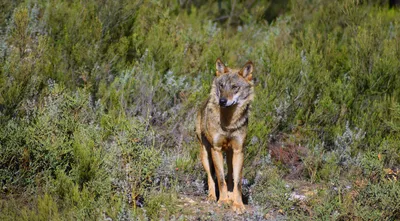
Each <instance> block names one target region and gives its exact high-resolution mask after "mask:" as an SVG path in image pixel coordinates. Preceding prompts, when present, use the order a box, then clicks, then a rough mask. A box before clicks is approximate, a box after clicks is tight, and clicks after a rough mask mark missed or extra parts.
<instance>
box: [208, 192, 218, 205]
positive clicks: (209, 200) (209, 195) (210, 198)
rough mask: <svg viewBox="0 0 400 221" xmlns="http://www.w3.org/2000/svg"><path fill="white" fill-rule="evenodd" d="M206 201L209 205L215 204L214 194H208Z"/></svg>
mask: <svg viewBox="0 0 400 221" xmlns="http://www.w3.org/2000/svg"><path fill="white" fill-rule="evenodd" d="M207 201H208V202H210V203H213V202H217V197H216V196H215V194H208V197H207Z"/></svg>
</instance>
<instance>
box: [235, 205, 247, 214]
mask: <svg viewBox="0 0 400 221" xmlns="http://www.w3.org/2000/svg"><path fill="white" fill-rule="evenodd" d="M232 209H233V211H235V212H236V213H237V214H242V213H244V212H245V211H246V207H244V205H243V203H233V205H232Z"/></svg>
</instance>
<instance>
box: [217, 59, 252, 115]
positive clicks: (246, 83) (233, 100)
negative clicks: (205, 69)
mask: <svg viewBox="0 0 400 221" xmlns="http://www.w3.org/2000/svg"><path fill="white" fill-rule="evenodd" d="M216 69H217V71H216V77H215V79H214V82H213V86H212V92H211V94H212V96H213V98H212V99H213V101H214V103H218V104H219V105H220V106H221V107H231V106H234V105H243V104H245V103H248V102H250V101H251V100H252V99H253V96H254V95H253V94H254V93H253V81H252V77H253V75H252V73H253V70H254V66H253V63H252V62H251V61H248V62H247V63H246V64H245V65H244V66H243V67H242V68H241V69H231V68H228V67H226V66H225V65H224V63H222V61H221V60H220V59H219V58H218V59H217V61H216Z"/></svg>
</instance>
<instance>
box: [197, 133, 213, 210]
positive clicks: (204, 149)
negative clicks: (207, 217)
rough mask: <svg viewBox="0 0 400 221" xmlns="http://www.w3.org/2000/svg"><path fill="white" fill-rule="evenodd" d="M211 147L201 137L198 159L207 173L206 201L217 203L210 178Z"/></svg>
mask: <svg viewBox="0 0 400 221" xmlns="http://www.w3.org/2000/svg"><path fill="white" fill-rule="evenodd" d="M210 151H211V145H210V143H209V142H208V141H207V139H206V138H205V137H204V136H202V138H201V147H200V158H201V163H202V164H203V167H204V169H205V170H206V172H207V184H208V198H207V200H208V201H211V202H215V201H217V195H216V194H215V182H214V179H213V177H212V167H213V165H212V159H211V152H210Z"/></svg>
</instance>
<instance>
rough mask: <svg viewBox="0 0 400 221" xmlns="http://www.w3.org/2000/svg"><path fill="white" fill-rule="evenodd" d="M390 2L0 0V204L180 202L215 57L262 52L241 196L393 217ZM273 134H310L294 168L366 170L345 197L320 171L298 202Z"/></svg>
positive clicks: (35, 214)
mask: <svg viewBox="0 0 400 221" xmlns="http://www.w3.org/2000/svg"><path fill="white" fill-rule="evenodd" d="M384 4H386V2H385V1H352V0H344V1H339V2H337V1H327V0H313V1H306V0H292V1H289V2H288V1H280V2H279V3H277V1H254V2H253V3H251V4H249V3H248V2H246V1H162V2H161V1H151V0H144V1H139V0H138V1H128V0H121V1H94V0H88V1H75V0H73V1H62V0H54V1H50V2H47V1H24V2H21V1H11V2H1V3H0V6H1V8H2V9H4V10H2V11H1V12H0V182H1V184H2V185H1V187H2V188H1V190H0V194H1V196H2V197H1V200H0V211H1V212H0V219H2V220H3V219H5V220H15V219H23V220H43V219H51V220H58V219H73V220H76V219H78V220H86V219H95V220H96V219H105V218H108V217H110V218H112V219H133V218H136V217H137V218H139V219H140V218H143V219H146V218H150V219H159V218H163V217H161V216H162V213H161V212H160V211H164V212H165V213H164V215H167V216H166V218H167V219H168V218H171V217H172V216H174V215H175V214H176V213H177V211H178V210H177V209H176V207H175V204H176V203H177V193H176V190H179V188H180V187H181V186H185V185H187V180H188V179H196V180H197V179H198V178H201V179H202V178H204V177H203V175H204V174H202V172H200V171H201V170H198V168H200V167H201V165H200V163H199V161H198V143H197V141H196V140H195V136H194V132H193V127H194V121H195V115H196V110H197V107H198V106H199V104H200V103H201V102H202V101H203V100H204V99H205V98H206V97H207V96H208V92H209V90H210V87H211V82H212V79H213V76H214V73H215V70H214V66H215V64H214V62H215V60H216V58H217V57H220V58H221V59H222V60H223V61H224V62H225V63H226V64H227V65H228V66H240V65H242V64H244V63H245V62H246V61H247V60H252V61H253V62H254V63H255V67H256V72H255V73H254V77H255V78H256V80H255V91H256V98H255V102H254V103H253V105H252V112H251V116H250V128H249V133H248V136H247V137H248V139H247V145H246V146H247V149H246V153H245V154H246V155H245V171H244V174H245V175H246V176H248V179H249V180H250V184H251V185H250V186H249V187H248V188H249V189H250V190H251V191H250V198H252V199H254V202H251V203H254V204H257V205H260V206H261V207H262V209H263V210H265V211H268V210H271V209H283V210H284V212H285V215H286V216H288V217H289V218H293V217H295V218H299V217H300V218H301V217H303V218H304V219H307V218H309V217H307V218H305V217H306V216H313V218H314V219H317V220H318V219H319V220H321V219H340V218H343V219H346V218H349V219H356V218H362V219H371V220H373V219H379V218H381V219H389V220H390V219H397V218H398V216H399V215H398V214H399V211H398V209H397V208H398V205H399V202H398V201H396V200H397V198H398V197H397V198H396V197H394V196H396V194H397V195H398V188H397V187H398V181H393V180H392V181H390V180H388V178H387V174H386V172H385V169H393V170H395V169H398V168H399V165H400V155H399V153H400V151H399V150H400V149H399V146H400V145H399V144H400V141H399V135H400V134H399V132H400V127H399V125H400V124H399V123H400V105H399V102H400V100H399V99H400V89H399V87H398V85H400V78H399V76H398V73H399V67H400V60H399V59H398V58H399V57H400V43H399V39H400V37H399V36H400V16H399V11H398V9H390V10H389V9H388V8H387V7H385V6H384ZM276 16H278V17H276ZM266 20H267V21H266ZM272 143H282V145H285V144H289V145H288V146H302V147H305V149H307V153H306V154H305V155H304V156H301V158H302V159H301V160H300V161H301V165H302V166H303V170H304V171H303V172H302V173H300V175H299V176H300V177H299V178H298V179H302V180H303V181H307V182H311V183H314V184H320V185H330V184H331V183H334V184H335V185H338V186H339V187H340V188H341V187H343V186H345V185H347V184H348V183H351V184H353V185H354V186H357V185H355V183H357V182H359V181H360V180H364V179H369V180H370V182H368V186H367V187H360V188H359V189H357V193H359V194H358V195H357V196H355V197H354V196H353V195H351V194H350V192H351V191H348V192H340V193H339V192H337V191H331V190H329V188H330V187H327V189H326V190H323V191H320V192H319V193H318V195H317V196H316V197H315V198H312V199H311V200H310V201H309V202H307V203H306V206H308V207H310V208H312V209H310V210H311V212H306V210H304V208H301V209H299V208H300V207H301V206H304V205H300V204H299V203H298V202H293V201H290V200H289V197H288V195H290V193H291V190H290V189H288V188H287V185H286V182H285V179H286V175H287V174H288V173H289V172H290V170H291V169H292V168H288V167H285V166H284V165H280V166H279V167H275V166H274V164H275V161H274V159H272V161H271V158H270V157H271V155H270V153H269V151H268V146H269V145H271V144H272ZM254 167H257V170H254ZM258 169H259V171H258ZM176 170H177V171H176ZM395 171H396V170H395ZM353 175H355V176H354V177H352V176H353ZM200 176H201V177H200ZM183 177H185V178H183ZM344 179H346V182H344V181H343V180H344ZM160 180H163V181H160ZM164 180H167V181H168V182H167V181H165V182H164ZM171 180H172V181H171ZM189 183H190V182H189ZM192 183H194V182H192ZM160 186H163V188H160ZM196 188H198V187H196ZM354 188H355V187H354ZM201 191H202V190H201ZM183 192H185V191H183ZM3 196H4V197H3ZM24 198H26V200H25V201H24V200H21V199H24ZM350 199H351V200H350ZM353 200H354V203H352V202H353ZM142 205H143V206H144V208H143V209H142V208H139V207H140V206H142ZM349 207H351V209H349ZM18 208H22V209H21V210H19V209H18ZM292 208H296V209H292ZM396 209H397V210H396ZM307 211H308V210H307Z"/></svg>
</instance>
